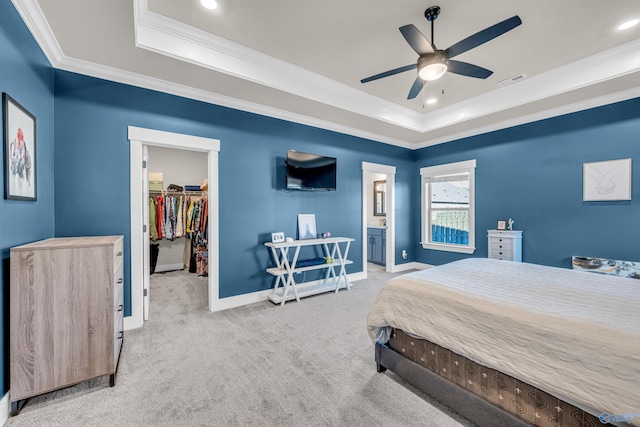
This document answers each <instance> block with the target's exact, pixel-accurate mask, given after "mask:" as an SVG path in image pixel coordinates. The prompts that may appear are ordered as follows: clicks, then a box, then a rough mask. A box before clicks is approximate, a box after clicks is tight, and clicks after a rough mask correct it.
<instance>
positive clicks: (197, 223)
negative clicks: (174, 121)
mask: <svg viewBox="0 0 640 427" xmlns="http://www.w3.org/2000/svg"><path fill="white" fill-rule="evenodd" d="M148 153H149V159H148V163H147V170H148V175H149V200H148V203H149V245H150V265H149V272H150V274H151V278H150V280H151V283H152V284H153V276H154V274H158V273H164V272H168V271H184V272H186V273H188V274H193V275H197V276H202V277H205V276H207V274H208V246H207V243H208V242H207V220H208V216H207V212H208V209H207V204H208V198H207V188H208V187H207V182H206V177H207V172H208V170H207V168H208V163H207V154H206V153H203V152H197V151H189V150H179V149H172V148H162V147H155V146H150V147H148Z"/></svg>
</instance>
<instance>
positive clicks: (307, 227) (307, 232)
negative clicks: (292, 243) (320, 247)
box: [298, 214, 317, 240]
mask: <svg viewBox="0 0 640 427" xmlns="http://www.w3.org/2000/svg"><path fill="white" fill-rule="evenodd" d="M316 237H317V232H316V216H315V215H314V214H298V239H300V240H304V239H315V238H316Z"/></svg>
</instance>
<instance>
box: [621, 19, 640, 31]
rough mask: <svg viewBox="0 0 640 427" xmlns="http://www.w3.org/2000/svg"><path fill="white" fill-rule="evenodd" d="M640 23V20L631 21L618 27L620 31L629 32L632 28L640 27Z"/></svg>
mask: <svg viewBox="0 0 640 427" xmlns="http://www.w3.org/2000/svg"><path fill="white" fill-rule="evenodd" d="M639 22H640V19H637V18H636V19H630V20H629V21H627V22H623V23H622V24H620V25H618V29H619V30H628V29H629V28H631V27H635V26H636V25H638V23H639Z"/></svg>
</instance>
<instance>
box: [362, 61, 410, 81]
mask: <svg viewBox="0 0 640 427" xmlns="http://www.w3.org/2000/svg"><path fill="white" fill-rule="evenodd" d="M417 67H418V64H411V65H405V66H404V67H400V68H395V69H393V70H389V71H385V72H384V73H380V74H376V75H375V76H371V77H367V78H366V79H362V80H360V83H368V82H370V81H373V80H378V79H382V78H384V77H389V76H393V75H394V74H399V73H404V72H405V71H409V70H414V69H416V68H417Z"/></svg>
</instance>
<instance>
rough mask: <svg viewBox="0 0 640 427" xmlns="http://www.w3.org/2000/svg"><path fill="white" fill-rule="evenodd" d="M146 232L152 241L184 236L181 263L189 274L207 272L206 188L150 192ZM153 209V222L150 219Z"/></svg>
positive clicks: (203, 274)
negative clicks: (182, 259)
mask: <svg viewBox="0 0 640 427" xmlns="http://www.w3.org/2000/svg"><path fill="white" fill-rule="evenodd" d="M149 196H150V197H149V216H150V218H149V219H150V221H149V226H150V228H151V227H153V226H154V225H155V227H153V229H152V230H150V231H149V236H150V238H151V240H153V239H154V237H155V239H157V240H161V239H166V240H172V241H173V240H175V239H177V238H182V237H184V238H186V241H185V243H186V244H185V254H184V261H185V262H184V264H185V269H186V270H189V271H190V272H192V273H196V274H198V275H202V276H205V275H207V274H208V270H209V269H208V254H209V252H208V245H207V229H208V227H207V225H208V224H207V222H208V221H207V220H208V206H207V205H208V199H207V193H206V191H150V192H149ZM153 211H155V215H154V218H155V223H154V221H153V220H152V219H151V215H152V212H153Z"/></svg>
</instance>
